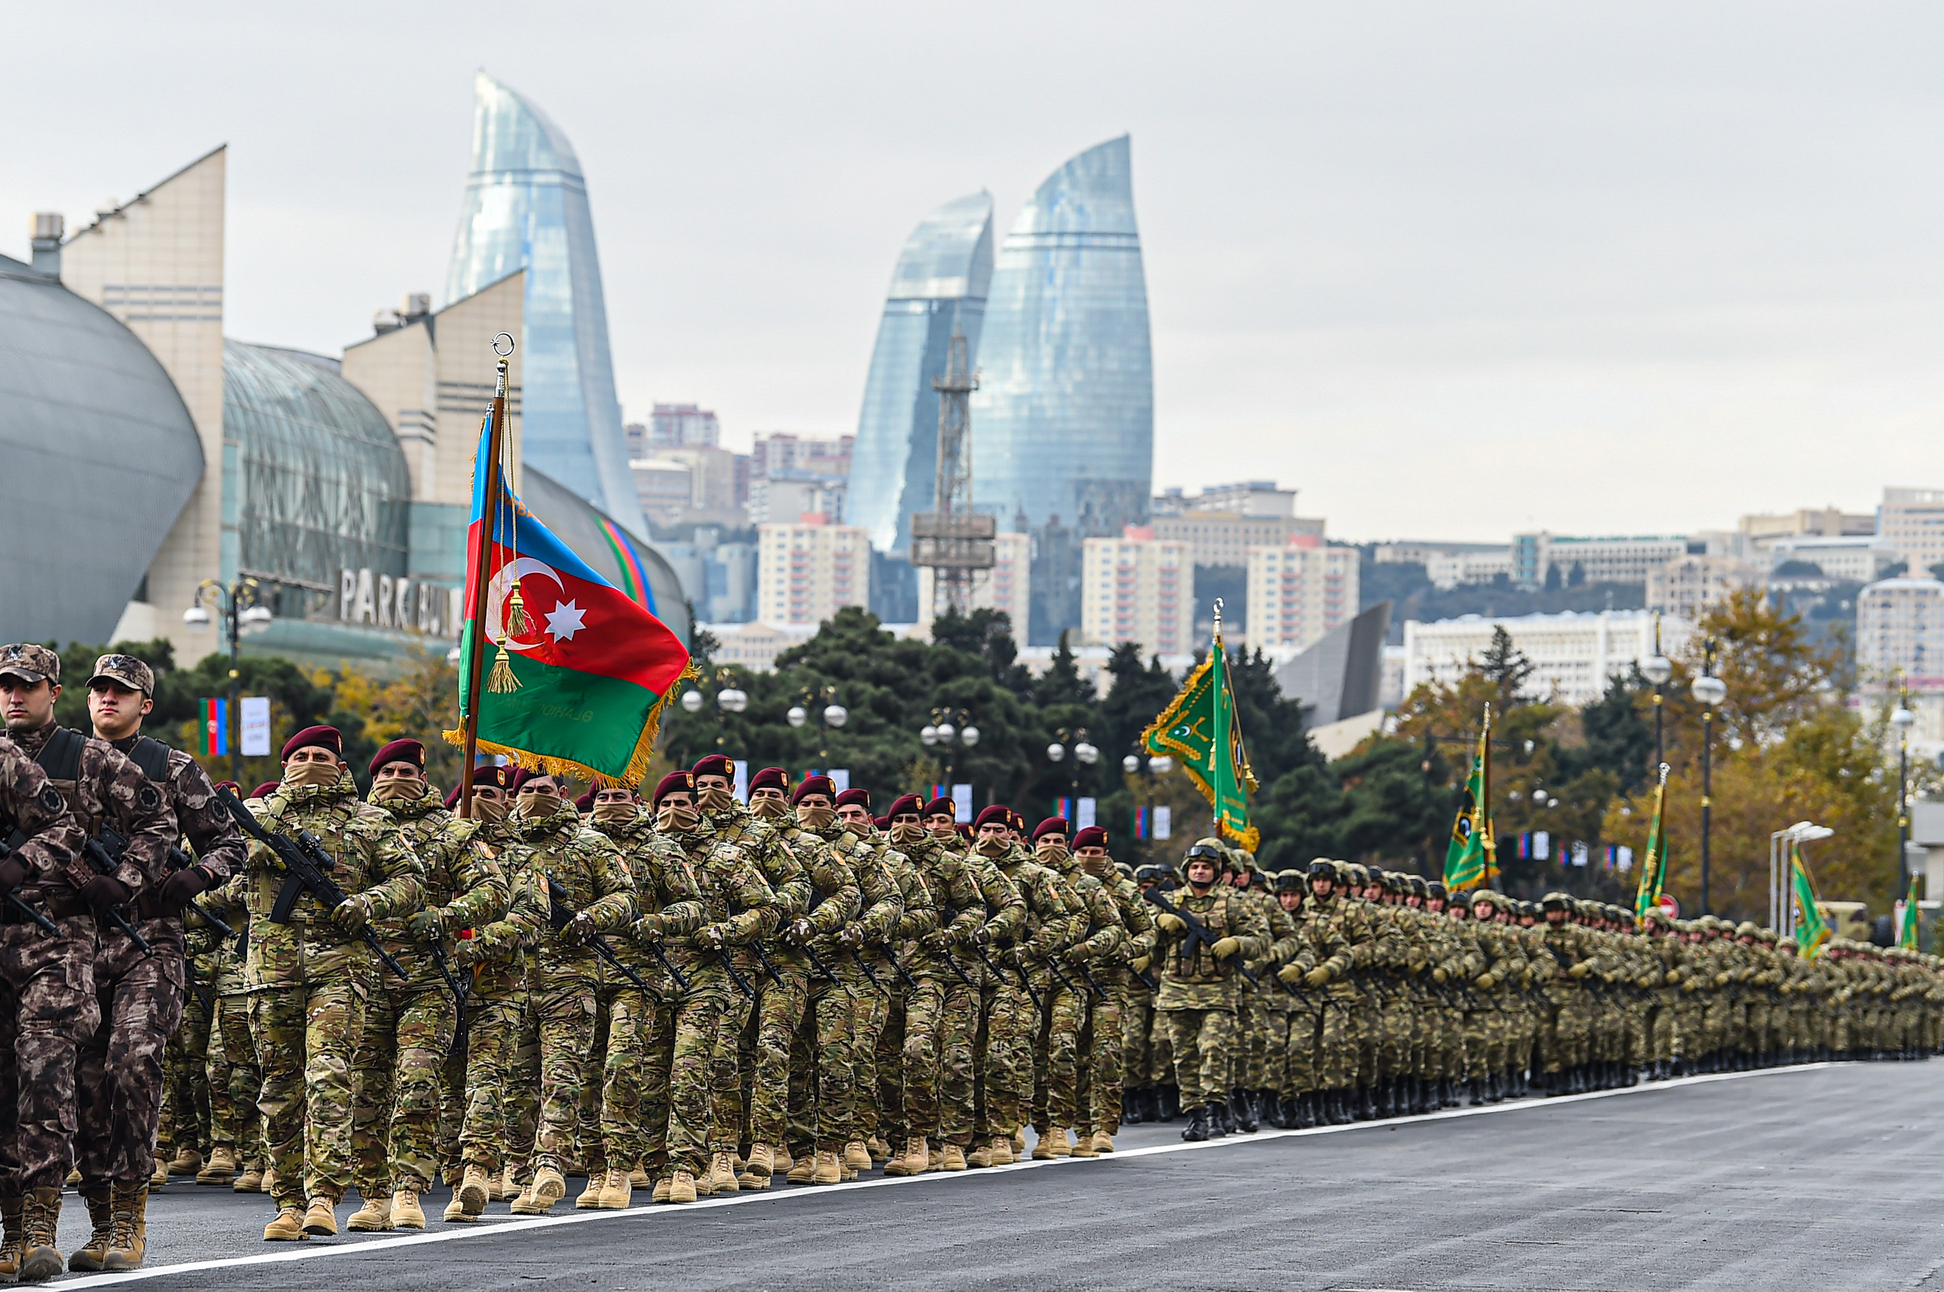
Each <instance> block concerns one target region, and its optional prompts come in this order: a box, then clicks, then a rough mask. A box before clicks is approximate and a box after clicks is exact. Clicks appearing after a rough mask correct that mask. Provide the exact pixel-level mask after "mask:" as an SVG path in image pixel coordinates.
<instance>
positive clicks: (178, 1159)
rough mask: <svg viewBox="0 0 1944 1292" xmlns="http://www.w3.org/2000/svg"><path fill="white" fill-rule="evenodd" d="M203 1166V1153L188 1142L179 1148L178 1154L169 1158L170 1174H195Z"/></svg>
mask: <svg viewBox="0 0 1944 1292" xmlns="http://www.w3.org/2000/svg"><path fill="white" fill-rule="evenodd" d="M202 1167H203V1155H202V1154H200V1153H198V1152H196V1150H195V1149H193V1148H190V1147H189V1146H188V1145H187V1144H184V1145H183V1146H182V1147H181V1148H179V1149H177V1150H176V1155H175V1156H174V1157H173V1158H171V1159H170V1160H169V1174H170V1175H194V1174H195V1173H196V1172H198V1171H200V1170H202Z"/></svg>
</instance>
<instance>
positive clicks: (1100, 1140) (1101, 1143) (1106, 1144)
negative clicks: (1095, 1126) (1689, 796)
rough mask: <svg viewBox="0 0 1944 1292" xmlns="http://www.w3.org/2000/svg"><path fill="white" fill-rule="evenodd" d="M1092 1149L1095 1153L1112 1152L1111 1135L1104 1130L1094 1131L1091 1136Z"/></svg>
mask: <svg viewBox="0 0 1944 1292" xmlns="http://www.w3.org/2000/svg"><path fill="white" fill-rule="evenodd" d="M1093 1151H1094V1152H1095V1153H1111V1152H1113V1151H1114V1137H1113V1136H1112V1135H1109V1134H1108V1133H1107V1132H1106V1131H1095V1132H1094V1136H1093Z"/></svg>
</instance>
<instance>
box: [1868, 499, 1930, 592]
mask: <svg viewBox="0 0 1944 1292" xmlns="http://www.w3.org/2000/svg"><path fill="white" fill-rule="evenodd" d="M1877 533H1878V534H1879V535H1881V536H1882V537H1883V538H1885V539H1888V540H1889V542H1890V544H1891V546H1892V547H1894V548H1895V549H1896V552H1897V555H1899V556H1901V557H1902V558H1903V560H1904V563H1905V569H1906V571H1907V572H1908V573H1910V574H1912V575H1923V574H1925V573H1928V572H1929V571H1930V570H1931V569H1932V568H1933V567H1934V566H1937V565H1939V564H1944V489H1885V490H1884V491H1883V506H1882V507H1881V508H1879V509H1878V511H1877Z"/></svg>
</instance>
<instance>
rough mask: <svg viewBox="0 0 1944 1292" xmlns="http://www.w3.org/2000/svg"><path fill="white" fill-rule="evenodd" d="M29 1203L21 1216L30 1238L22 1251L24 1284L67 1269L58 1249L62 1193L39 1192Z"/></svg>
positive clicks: (28, 1199)
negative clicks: (55, 1243) (56, 1244)
mask: <svg viewBox="0 0 1944 1292" xmlns="http://www.w3.org/2000/svg"><path fill="white" fill-rule="evenodd" d="M25 1201H26V1205H25V1206H24V1207H23V1208H22V1209H21V1214H22V1216H23V1218H24V1219H25V1220H26V1225H27V1237H26V1241H25V1242H24V1243H23V1244H22V1245H21V1249H20V1281H21V1282H22V1283H39V1282H41V1281H42V1280H43V1279H51V1278H53V1277H54V1276H55V1275H56V1274H59V1273H60V1272H61V1271H62V1270H63V1269H65V1268H66V1267H67V1261H66V1259H65V1258H63V1257H62V1255H61V1251H60V1249H59V1248H58V1247H56V1246H54V1242H55V1238H56V1231H57V1230H58V1229H59V1228H60V1224H61V1191H60V1190H59V1189H58V1188H54V1189H36V1190H34V1192H33V1193H32V1194H30V1195H29V1196H28V1197H27V1199H26V1200H25Z"/></svg>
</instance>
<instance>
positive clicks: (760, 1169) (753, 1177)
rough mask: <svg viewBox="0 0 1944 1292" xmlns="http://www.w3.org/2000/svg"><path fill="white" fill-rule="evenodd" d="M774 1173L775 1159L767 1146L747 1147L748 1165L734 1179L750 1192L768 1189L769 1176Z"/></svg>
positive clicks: (755, 1145) (753, 1145)
mask: <svg viewBox="0 0 1944 1292" xmlns="http://www.w3.org/2000/svg"><path fill="white" fill-rule="evenodd" d="M775 1173H776V1157H775V1155H774V1154H773V1153H771V1152H770V1146H769V1145H767V1144H751V1145H750V1146H749V1165H748V1167H746V1168H745V1169H744V1170H743V1173H742V1174H741V1175H739V1176H737V1177H736V1183H737V1184H738V1185H740V1186H741V1187H743V1188H745V1189H749V1190H751V1191H760V1190H763V1189H767V1188H769V1187H770V1176H772V1175H774V1174H775Z"/></svg>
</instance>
